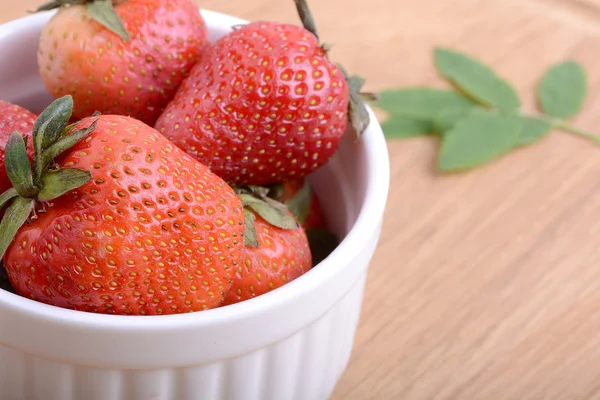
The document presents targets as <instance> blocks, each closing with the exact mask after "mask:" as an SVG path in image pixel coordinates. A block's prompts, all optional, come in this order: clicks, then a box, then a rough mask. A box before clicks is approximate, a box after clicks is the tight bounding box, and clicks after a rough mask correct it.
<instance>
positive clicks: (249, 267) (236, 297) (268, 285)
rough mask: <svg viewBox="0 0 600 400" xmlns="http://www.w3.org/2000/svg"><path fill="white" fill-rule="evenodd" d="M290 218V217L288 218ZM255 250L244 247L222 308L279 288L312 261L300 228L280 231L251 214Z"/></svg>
mask: <svg viewBox="0 0 600 400" xmlns="http://www.w3.org/2000/svg"><path fill="white" fill-rule="evenodd" d="M290 215H291V214H290ZM251 218H252V220H253V223H254V228H255V230H256V239H257V245H256V246H250V245H249V246H246V247H245V248H244V252H243V253H242V262H241V264H240V265H239V266H238V268H237V270H236V273H235V275H234V278H233V286H232V287H231V289H230V290H229V292H228V293H227V295H226V297H225V301H224V302H223V305H230V304H234V303H239V302H241V301H244V300H248V299H251V298H253V297H256V296H260V295H262V294H265V293H268V292H270V291H272V290H275V289H277V288H280V287H282V286H284V285H285V284H287V283H289V282H291V281H293V280H294V279H296V278H298V277H300V276H301V275H303V274H305V273H306V272H308V271H309V270H310V269H311V267H312V257H311V252H310V248H309V245H308V239H307V238H306V234H305V232H304V229H302V227H297V228H295V229H282V228H279V227H276V226H273V225H272V224H271V223H269V222H267V221H266V220H265V219H263V218H262V217H261V216H260V215H257V214H256V213H254V212H252V216H251Z"/></svg>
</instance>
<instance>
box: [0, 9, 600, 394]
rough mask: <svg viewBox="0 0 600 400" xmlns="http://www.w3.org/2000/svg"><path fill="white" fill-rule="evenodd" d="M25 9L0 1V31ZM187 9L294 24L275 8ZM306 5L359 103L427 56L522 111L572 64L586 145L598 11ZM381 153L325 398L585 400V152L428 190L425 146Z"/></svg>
mask: <svg viewBox="0 0 600 400" xmlns="http://www.w3.org/2000/svg"><path fill="white" fill-rule="evenodd" d="M40 2H41V0H40V1H38V0H25V1H20V2H9V1H1V2H0V22H4V21H7V20H10V19H12V18H15V17H19V16H22V15H24V14H25V11H26V10H27V9H33V8H34V7H35V6H36V5H39V4H40ZM198 3H199V4H200V5H201V6H202V7H204V8H208V9H213V10H216V11H222V12H226V13H231V14H235V15H238V16H240V17H243V18H247V19H251V20H254V19H259V18H263V19H274V20H281V21H289V22H296V21H297V19H296V16H295V10H294V7H293V4H292V1H291V0H288V1H281V0H252V1H248V0H230V1H226V2H224V1H219V0H201V1H199V2H198ZM312 3H313V4H312V6H313V11H314V13H315V14H316V17H317V22H318V23H319V25H320V31H321V36H322V37H323V38H324V39H325V40H326V41H327V42H328V43H332V44H333V51H332V57H333V58H335V59H336V61H340V62H342V63H343V64H345V66H346V67H347V68H348V69H349V70H351V71H353V72H356V73H360V74H361V75H363V76H365V77H367V79H368V88H369V89H372V90H381V89H384V88H392V87H397V86H400V85H411V86H414V85H422V84H428V85H430V84H431V85H439V84H441V81H440V79H439V78H438V76H437V74H436V72H435V71H434V69H433V67H432V57H431V56H432V48H433V46H434V45H445V46H451V47H454V48H457V49H461V50H464V51H467V52H469V53H471V54H474V55H476V56H478V57H480V58H481V59H482V60H484V61H485V62H487V63H490V64H492V65H494V67H495V68H496V69H497V70H498V71H499V72H500V73H501V74H502V75H503V76H505V77H507V78H509V79H510V80H511V81H513V82H514V83H515V85H516V86H517V88H518V89H519V90H520V91H521V93H522V94H523V96H524V97H525V99H526V105H527V107H529V108H531V107H532V106H533V104H534V97H533V89H534V88H535V85H536V84H537V80H538V78H539V76H540V75H541V74H542V72H543V71H544V70H545V69H546V68H547V66H548V65H549V64H551V63H554V62H556V61H559V60H563V59H564V58H569V57H570V58H575V59H577V60H579V61H580V62H582V63H583V64H584V65H585V66H586V68H587V69H588V71H589V80H590V82H591V84H592V86H593V87H592V89H591V90H590V93H589V98H588V103H587V106H586V108H585V111H584V113H583V114H582V115H581V116H580V117H579V118H578V119H577V120H576V123H577V124H578V125H579V126H581V127H583V128H586V129H589V130H592V131H594V130H596V131H600V97H599V95H600V91H599V85H600V57H599V56H598V54H600V0H435V1H433V0H430V1H423V0H369V1H367V0H327V1H323V0H318V1H317V0H313V1H312ZM0 62H6V60H4V61H0ZM389 150H390V155H391V160H392V187H391V193H390V197H389V204H388V209H387V215H386V219H385V228H384V232H383V236H382V239H381V244H380V247H379V249H378V251H377V254H376V256H375V259H374V260H373V263H372V267H371V270H370V274H369V282H368V289H367V294H366V298H365V304H364V309H363V315H362V319H361V324H360V329H359V332H358V334H357V338H356V345H355V350H354V354H353V357H352V361H351V364H350V366H349V368H348V371H347V373H346V374H345V375H344V377H343V379H342V381H341V382H340V384H339V386H338V387H337V390H336V392H335V395H334V397H333V398H334V399H336V400H337V399H340V400H341V399H361V400H362V399H382V400H387V399H404V400H406V399H408V400H413V399H469V400H470V399H485V400H490V399H561V400H563V399H591V398H600V383H599V382H600V246H599V245H598V243H597V242H598V240H597V239H596V235H599V234H600V148H597V147H594V146H593V145H590V144H589V143H588V142H585V141H583V140H580V139H578V138H575V137H571V136H568V135H564V134H560V133H554V134H552V135H550V137H548V138H546V139H545V140H544V141H543V142H542V143H540V144H538V145H535V146H533V147H529V148H526V149H523V150H520V151H518V152H516V153H514V154H512V155H509V156H508V157H505V158H503V159H502V160H500V161H499V162H497V163H495V164H492V165H489V166H487V167H485V168H482V169H479V170H477V171H474V172H470V173H467V174H461V175H454V176H439V175H436V174H435V172H434V156H435V151H436V144H435V142H434V141H433V140H430V139H422V138H417V139H411V140H407V141H402V142H394V143H390V145H389ZM282 400H283V399H282Z"/></svg>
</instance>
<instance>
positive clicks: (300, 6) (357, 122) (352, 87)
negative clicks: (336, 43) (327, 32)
mask: <svg viewBox="0 0 600 400" xmlns="http://www.w3.org/2000/svg"><path fill="white" fill-rule="evenodd" d="M294 3H295V4H296V9H297V11H298V15H299V17H300V20H301V21H302V25H303V26H304V29H306V30H307V31H309V32H311V33H312V34H313V35H315V37H316V38H317V40H319V41H320V38H319V34H318V32H317V26H316V24H315V19H314V18H313V15H312V13H311V11H310V8H309V7H308V1H307V0H294ZM329 47H330V46H329V45H327V44H322V45H321V48H322V49H323V51H325V53H326V54H327V52H328V50H329ZM338 67H339V68H340V69H341V70H342V72H343V73H344V77H345V78H346V83H347V84H348V89H349V97H350V98H349V102H348V119H349V122H350V124H351V125H352V127H353V128H354V131H355V132H356V138H357V139H358V138H360V137H361V136H362V134H363V133H364V131H365V130H366V129H367V127H368V126H369V124H370V122H371V118H370V116H369V112H368V111H367V107H366V105H365V103H364V101H363V95H362V94H361V93H360V89H361V88H362V86H363V84H364V83H365V80H364V79H363V78H361V77H359V76H357V75H353V76H349V75H348V73H347V72H346V71H345V70H344V68H343V67H342V66H341V65H340V64H338Z"/></svg>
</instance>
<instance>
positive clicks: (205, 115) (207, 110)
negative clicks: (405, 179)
mask: <svg viewBox="0 0 600 400" xmlns="http://www.w3.org/2000/svg"><path fill="white" fill-rule="evenodd" d="M297 2H298V3H300V6H299V8H300V9H301V10H302V11H303V13H304V14H303V17H306V14H307V9H306V4H304V1H302V0H297ZM304 19H305V20H306V19H307V18H304ZM309 22H310V21H309ZM306 25H307V26H309V27H310V29H311V31H312V32H311V31H309V30H307V29H303V28H301V27H298V26H293V25H287V24H281V23H274V22H255V23H251V24H249V25H246V26H244V27H242V28H240V29H237V30H235V31H233V32H231V33H229V34H227V35H225V36H224V37H222V38H221V39H220V40H219V41H218V42H217V43H216V44H215V45H214V46H212V47H211V50H210V51H209V52H208V53H207V54H206V57H204V58H203V60H202V62H200V63H198V64H197V65H196V66H195V67H194V68H193V69H192V72H191V73H190V76H189V77H188V78H187V79H186V80H185V81H184V82H183V84H182V86H181V87H180V89H179V91H178V93H177V95H176V97H175V99H174V100H173V101H172V102H171V103H170V104H169V105H168V106H167V108H166V109H165V112H164V113H163V114H162V115H161V117H160V118H159V120H158V121H157V124H156V127H157V129H158V130H159V131H160V132H161V133H163V134H164V135H165V136H167V137H168V138H169V139H170V140H171V141H173V142H174V143H175V144H176V145H177V146H179V147H180V148H182V149H184V150H185V151H186V152H188V154H190V155H191V156H192V157H194V158H196V159H197V160H199V161H201V162H202V163H204V164H206V165H208V166H209V167H210V168H211V169H212V171H213V172H215V173H216V174H217V175H219V176H221V177H222V178H223V179H225V180H226V181H228V182H233V183H235V184H239V185H248V184H251V185H267V184H272V183H277V182H283V181H287V180H290V179H299V178H302V177H303V176H305V175H307V174H309V173H310V172H312V171H314V170H315V169H317V168H319V167H320V166H322V165H323V164H325V163H326V162H327V161H328V160H329V158H330V157H331V155H332V154H333V153H334V152H335V151H336V149H337V147H338V143H339V141H340V139H341V138H342V136H343V135H344V133H345V132H346V128H347V125H348V116H349V113H348V111H349V105H351V107H350V110H351V111H353V112H352V115H355V114H356V113H355V111H359V112H362V117H365V114H364V112H365V111H366V110H365V109H364V106H362V108H361V107H360V106H359V103H357V101H356V99H357V97H356V96H353V95H351V93H350V92H349V88H350V87H349V85H348V82H347V81H346V76H345V73H344V72H343V71H342V70H341V69H340V68H338V67H337V66H336V65H335V64H333V63H332V62H330V61H329V60H328V58H327V54H326V51H325V50H324V49H323V48H322V47H321V46H320V45H319V41H318V37H317V36H316V33H315V30H314V27H313V26H312V25H311V24H310V23H307V24H306ZM351 86H352V88H354V85H351ZM351 98H352V100H353V101H350V100H351ZM354 121H355V122H356V123H355V125H356V126H357V130H358V131H359V132H362V130H363V129H364V126H365V124H364V120H360V121H359V120H358V119H357V118H354Z"/></svg>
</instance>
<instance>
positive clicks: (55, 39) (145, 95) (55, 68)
mask: <svg viewBox="0 0 600 400" xmlns="http://www.w3.org/2000/svg"><path fill="white" fill-rule="evenodd" d="M82 3H85V4H82ZM112 3H113V4H114V7H113V5H112V4H111V2H110V1H106V0H55V1H52V2H50V3H48V4H46V5H44V6H42V7H40V8H39V10H40V11H44V10H49V9H52V8H57V7H60V9H59V11H58V13H57V14H56V15H55V16H54V17H53V18H52V19H51V20H50V22H49V23H48V24H47V25H46V26H45V27H44V29H43V31H42V34H41V38H40V42H39V51H38V65H39V71H40V75H41V77H42V80H43V82H44V84H45V85H46V87H47V88H48V90H49V91H50V93H51V94H52V95H54V96H55V97H60V96H64V95H67V94H70V95H72V96H73V98H74V99H75V110H74V116H75V117H76V118H77V119H81V118H84V117H88V116H91V115H92V113H94V112H95V111H101V112H102V113H104V114H112V113H114V114H120V115H127V116H131V117H133V118H136V119H139V120H141V121H143V122H145V123H146V124H148V125H154V123H155V122H156V119H157V118H158V116H159V115H160V113H161V112H162V110H163V109H164V107H165V106H166V105H167V103H168V102H169V101H171V100H172V99H173V97H174V95H175V92H176V91H177V88H178V87H179V85H180V84H181V82H182V80H183V78H184V77H185V76H187V75H188V73H189V71H190V70H191V68H192V67H193V66H194V65H195V64H196V63H197V62H198V60H199V58H200V57H201V54H202V53H203V51H204V50H205V49H206V48H207V46H208V45H209V41H208V40H209V38H208V30H207V28H206V25H205V23H204V20H203V19H202V17H201V15H200V13H199V11H198V8H197V7H196V6H195V5H194V3H193V2H192V1H191V0H113V1H112ZM65 5H66V6H65Z"/></svg>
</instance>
